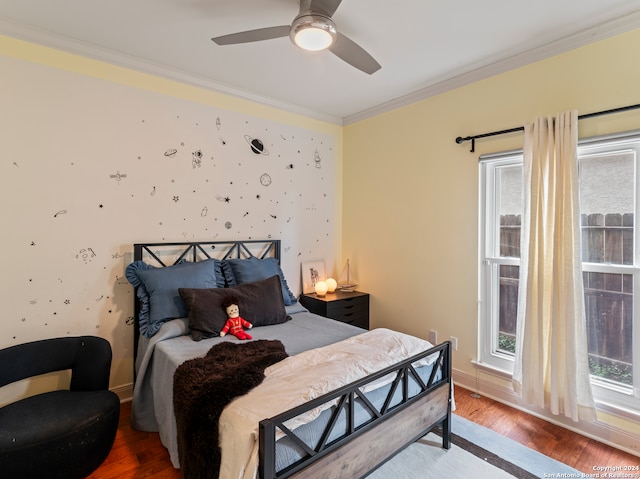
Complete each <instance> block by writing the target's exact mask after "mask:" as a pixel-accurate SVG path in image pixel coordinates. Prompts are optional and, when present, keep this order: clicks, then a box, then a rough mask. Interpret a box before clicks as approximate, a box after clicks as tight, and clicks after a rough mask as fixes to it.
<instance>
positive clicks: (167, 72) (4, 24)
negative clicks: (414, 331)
mask: <svg viewBox="0 0 640 479" xmlns="http://www.w3.org/2000/svg"><path fill="white" fill-rule="evenodd" d="M636 28H640V10H638V11H636V12H634V13H631V14H629V15H625V16H623V17H619V18H617V19H614V20H610V21H608V22H603V23H601V24H599V25H596V26H594V27H591V28H588V29H585V30H582V31H580V32H578V33H576V34H573V35H569V36H567V37H564V38H562V39H560V40H557V41H554V42H551V43H548V44H546V45H543V46H541V47H538V48H534V49H532V50H529V51H526V52H523V53H520V54H517V55H513V56H510V57H507V58H502V59H498V60H496V61H493V62H491V63H489V64H485V65H481V64H478V65H476V66H475V67H471V68H470V69H468V70H467V71H460V72H453V76H447V77H446V78H445V77H443V78H441V79H439V80H436V81H434V82H432V83H431V84H430V85H428V86H426V87H424V88H422V89H419V90H416V91H414V92H411V93H409V94H407V95H403V96H401V97H398V98H395V99H393V100H389V101H386V102H383V103H380V104H379V105H376V106H374V107H371V108H368V109H366V110H363V111H361V112H358V113H355V114H353V115H348V116H346V117H344V118H339V117H336V116H332V115H327V114H325V113H321V112H318V111H315V110H310V109H306V108H302V107H300V106H297V105H293V104H291V103H287V102H283V101H280V100H275V99H272V98H267V97H263V96H259V95H255V94H252V93H250V92H247V91H244V90H239V89H237V88H234V87H232V86H229V85H225V84H221V83H217V82H213V81H211V80H208V79H206V78H202V77H199V76H197V75H192V74H186V73H184V72H181V71H178V70H175V69H172V68H170V67H167V66H165V65H160V64H156V63H152V62H149V61H146V60H143V59H141V58H138V57H134V56H131V55H127V54H125V53H122V52H117V51H113V50H109V49H106V48H103V47H99V46H97V45H93V44H89V43H86V42H81V41H79V40H76V39H72V38H69V37H66V36H63V35H57V34H53V33H51V32H47V31H44V30H40V29H37V28H34V27H31V26H28V25H24V24H20V23H18V22H15V21H12V20H9V19H6V18H3V17H0V34H3V35H7V36H10V37H14V38H17V39H20V40H24V41H28V42H31V43H36V44H39V45H42V46H45V47H50V48H55V49H58V50H62V51H66V52H68V53H72V54H76V55H80V56H84V57H88V58H91V59H94V60H98V61H103V62H106V63H110V64H112V65H116V66H120V67H124V68H128V69H131V70H135V71H138V72H141V73H147V74H151V75H155V76H159V77H162V78H166V79H169V80H174V81H178V82H180V83H185V84H188V85H192V86H196V87H200V88H204V89H207V90H211V91H215V92H217V93H222V94H226V95H230V96H233V97H236V98H240V99H244V100H249V101H252V102H255V103H258V104H262V105H265V106H268V107H271V108H276V109H279V110H283V111H287V112H290V113H293V114H298V115H302V116H305V117H307V118H312V119H316V120H319V121H324V122H327V123H331V124H334V125H339V126H346V125H350V124H353V123H356V122H359V121H362V120H366V119H368V118H371V117H374V116H377V115H380V114H383V113H387V112H389V111H392V110H396V109H398V108H402V107H405V106H408V105H411V104H413V103H416V102H419V101H422V100H425V99H427V98H430V97H432V96H436V95H439V94H441V93H445V92H447V91H450V90H453V89H456V88H459V87H462V86H466V85H469V84H471V83H474V82H477V81H480V80H484V79H486V78H489V77H491V76H494V75H498V74H501V73H505V72H507V71H509V70H513V69H516V68H520V67H523V66H525V65H528V64H531V63H534V62H537V61H541V60H545V59H547V58H551V57H553V56H556V55H559V54H561V53H565V52H568V51H570V50H573V49H576V48H580V47H583V46H585V45H588V44H590V43H595V42H598V41H601V40H604V39H606V38H610V37H613V36H616V35H619V34H622V33H625V32H628V31H630V30H633V29H636Z"/></svg>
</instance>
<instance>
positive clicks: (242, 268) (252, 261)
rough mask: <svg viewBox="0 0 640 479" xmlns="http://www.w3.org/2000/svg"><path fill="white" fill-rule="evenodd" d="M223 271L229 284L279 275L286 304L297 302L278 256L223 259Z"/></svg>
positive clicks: (249, 281) (250, 281)
mask: <svg viewBox="0 0 640 479" xmlns="http://www.w3.org/2000/svg"><path fill="white" fill-rule="evenodd" d="M222 272H223V273H224V277H225V279H226V281H227V286H238V285H241V284H245V283H253V282H255V281H260V280H263V279H267V278H270V277H271V276H275V275H278V276H280V283H281V284H282V299H284V304H285V306H291V305H292V304H293V303H295V302H297V300H296V297H295V295H294V294H293V293H292V292H291V290H290V289H289V285H288V284H287V280H286V279H285V277H284V273H283V272H282V268H280V265H279V264H278V260H277V259H276V258H265V259H259V258H256V257H255V256H251V257H250V258H247V259H226V260H223V261H222Z"/></svg>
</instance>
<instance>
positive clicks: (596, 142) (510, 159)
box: [479, 134, 640, 409]
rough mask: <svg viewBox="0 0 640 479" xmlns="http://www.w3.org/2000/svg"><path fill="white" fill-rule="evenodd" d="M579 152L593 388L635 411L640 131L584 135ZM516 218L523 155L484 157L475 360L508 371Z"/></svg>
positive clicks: (639, 338) (639, 383) (639, 375)
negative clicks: (594, 137) (639, 132)
mask: <svg viewBox="0 0 640 479" xmlns="http://www.w3.org/2000/svg"><path fill="white" fill-rule="evenodd" d="M578 157H579V174H580V203H581V223H582V269H583V279H584V290H585V309H586V320H587V335H588V350H589V368H590V372H591V378H592V385H593V386H594V392H595V394H596V399H597V400H598V401H600V402H606V403H609V404H613V405H616V406H621V407H625V408H635V409H638V408H639V407H640V309H639V308H640V301H634V298H637V299H638V298H640V241H638V235H636V233H635V218H636V217H638V213H639V210H640V207H639V205H638V202H639V198H638V195H637V191H636V190H637V185H638V184H639V176H638V175H639V168H638V166H639V165H638V158H639V157H640V134H635V135H631V134H629V135H621V136H617V137H615V138H612V137H610V138H600V139H593V140H585V141H581V142H580V144H579V147H578ZM521 216H522V153H521V152H517V153H511V154H503V155H492V156H487V157H483V158H482V159H481V162H480V222H479V224H480V232H479V233H480V277H479V279H480V305H481V306H480V323H479V324H480V357H479V360H480V362H481V363H482V364H485V365H487V366H490V367H493V368H496V369H499V370H502V371H504V372H506V373H511V372H512V371H513V358H514V353H515V332H516V316H517V308H518V299H517V298H518V276H519V266H520V221H521ZM634 346H635V347H634ZM634 364H635V365H636V367H635V368H634V367H633V366H634Z"/></svg>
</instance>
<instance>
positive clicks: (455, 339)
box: [449, 336, 458, 351]
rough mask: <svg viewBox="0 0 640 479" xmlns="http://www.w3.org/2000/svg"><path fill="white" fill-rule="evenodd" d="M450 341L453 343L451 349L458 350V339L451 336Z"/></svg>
mask: <svg viewBox="0 0 640 479" xmlns="http://www.w3.org/2000/svg"><path fill="white" fill-rule="evenodd" d="M449 340H450V341H451V347H452V348H453V350H454V351H457V350H458V338H456V337H455V336H449Z"/></svg>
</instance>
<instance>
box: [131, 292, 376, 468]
mask: <svg viewBox="0 0 640 479" xmlns="http://www.w3.org/2000/svg"><path fill="white" fill-rule="evenodd" d="M286 309H287V313H288V314H290V315H291V321H288V322H286V323H283V324H277V325H273V326H262V327H256V328H253V329H252V330H251V335H252V336H253V339H278V340H280V341H282V343H283V344H284V346H285V349H286V351H287V353H288V354H289V355H290V356H291V355H294V354H298V353H300V352H303V351H307V350H309V349H314V348H318V347H321V346H326V345H328V344H332V343H335V342H338V341H342V340H343V339H346V338H349V337H351V336H355V335H356V334H361V333H363V332H364V330H363V329H360V328H357V327H355V326H351V325H349V324H345V323H341V322H339V321H334V320H332V319H327V318H323V317H321V316H318V315H315V314H312V313H310V312H309V311H307V310H306V309H305V308H304V307H303V306H301V305H300V304H297V303H296V304H294V305H292V306H287V307H286ZM221 341H239V340H238V339H237V338H235V337H234V336H232V335H227V336H225V337H224V338H211V339H205V340H202V341H200V342H196V341H193V340H192V339H191V336H189V329H188V325H187V320H186V319H175V320H173V321H169V322H167V323H165V324H163V325H162V327H161V328H160V330H159V331H158V332H157V333H156V334H155V335H154V336H153V337H152V338H151V339H146V338H143V337H140V343H139V347H138V356H137V361H136V382H135V385H134V391H133V405H132V418H131V425H132V426H133V427H134V428H135V429H138V430H141V431H157V432H159V433H160V440H161V441H162V444H164V446H165V447H166V448H167V450H168V451H169V455H170V456H171V462H172V463H173V465H174V467H176V468H179V467H180V463H179V460H178V446H177V439H176V437H177V435H176V422H175V416H174V412H173V374H174V372H175V370H176V368H177V367H178V366H179V365H180V364H182V363H183V362H184V361H186V360H187V359H191V358H195V357H198V356H204V355H205V354H206V353H207V351H208V350H209V349H211V347H212V346H213V345H214V344H216V343H219V342H221Z"/></svg>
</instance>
